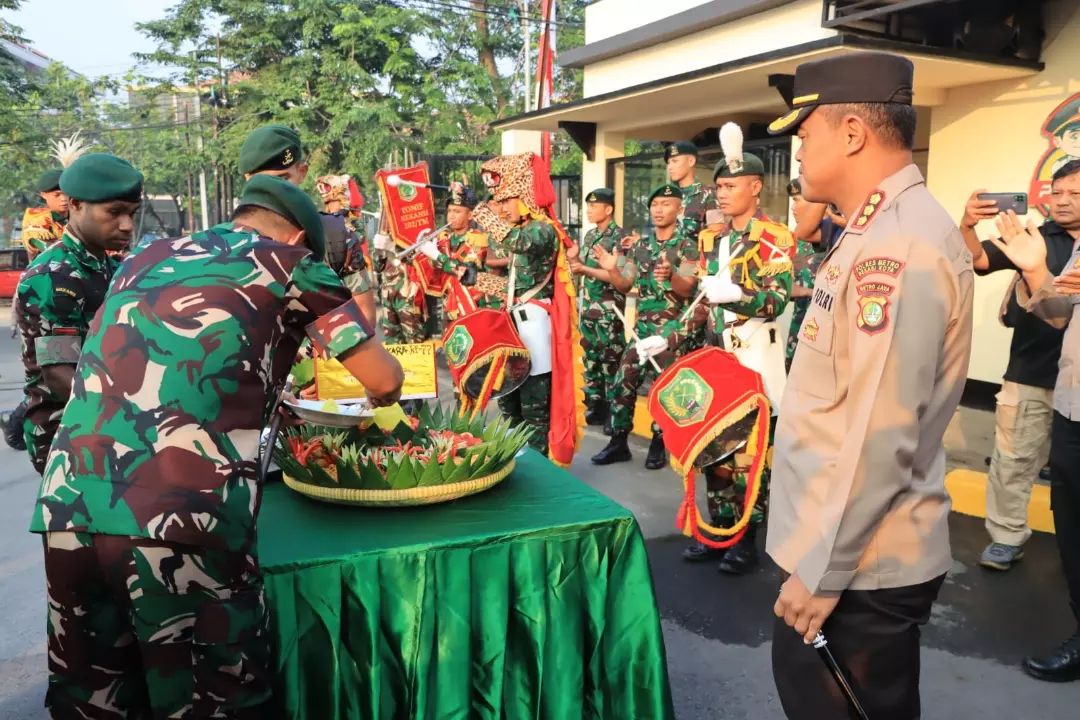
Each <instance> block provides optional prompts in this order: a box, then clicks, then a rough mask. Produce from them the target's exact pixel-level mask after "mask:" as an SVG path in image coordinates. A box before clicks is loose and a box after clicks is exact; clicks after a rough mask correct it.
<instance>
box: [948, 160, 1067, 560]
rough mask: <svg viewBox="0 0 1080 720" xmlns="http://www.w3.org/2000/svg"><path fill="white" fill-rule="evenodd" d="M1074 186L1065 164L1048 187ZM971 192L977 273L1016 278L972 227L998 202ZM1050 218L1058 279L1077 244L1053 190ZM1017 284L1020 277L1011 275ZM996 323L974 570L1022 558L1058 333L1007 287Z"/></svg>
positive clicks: (1050, 261) (968, 220) (967, 234)
mask: <svg viewBox="0 0 1080 720" xmlns="http://www.w3.org/2000/svg"><path fill="white" fill-rule="evenodd" d="M1078 182H1080V162H1071V163H1069V164H1068V165H1065V166H1063V167H1062V168H1060V169H1059V170H1058V172H1057V173H1055V175H1054V178H1053V187H1054V188H1055V189H1056V188H1057V187H1058V185H1059V184H1062V183H1065V184H1074V183H1078ZM983 192H986V191H985V190H976V191H975V192H973V193H972V194H971V197H970V198H969V199H968V202H967V205H966V206H965V208H964V216H963V218H961V220H960V232H961V233H962V234H963V236H964V240H965V242H966V243H967V246H968V248H969V249H970V250H971V253H972V256H973V263H974V266H975V272H976V273H978V274H979V275H987V274H989V273H992V272H997V271H999V270H1011V271H1013V272H1015V271H1016V270H1017V268H1016V266H1015V265H1014V264H1013V263H1012V261H1011V260H1009V259H1008V258H1007V257H1006V256H1005V253H1003V252H1002V251H1001V250H999V249H998V248H997V247H996V246H995V245H994V244H993V243H992V242H990V241H989V240H987V241H984V242H981V243H980V242H979V238H978V237H977V236H976V234H975V226H976V225H977V224H978V223H979V221H980V220H987V219H992V218H994V217H995V216H996V215H997V212H998V208H997V204H996V203H995V202H993V201H992V200H979V199H978V195H979V193H983ZM1050 214H1051V220H1049V221H1047V222H1046V223H1044V224H1043V226H1042V236H1043V238H1044V239H1045V241H1046V252H1047V256H1046V264H1047V266H1048V268H1049V270H1050V272H1051V273H1053V274H1055V275H1057V274H1058V273H1060V272H1061V271H1062V270H1063V269H1064V267H1065V263H1066V262H1067V261H1068V260H1069V257H1070V256H1071V255H1072V253H1073V249H1074V247H1075V246H1076V242H1077V239H1080V207H1077V203H1076V201H1075V200H1074V198H1073V196H1072V194H1071V193H1062V192H1059V193H1057V194H1056V195H1055V200H1053V201H1052V202H1051V205H1050ZM1016 277H1017V278H1019V275H1017V276H1016ZM1001 320H1002V322H1003V323H1004V324H1005V325H1006V326H1007V327H1011V328H1012V329H1013V338H1012V344H1011V346H1010V347H1009V364H1008V367H1007V368H1006V370H1005V377H1004V382H1002V385H1001V392H1000V393H998V396H997V411H996V413H995V422H996V433H995V442H994V453H993V455H992V456H991V459H990V478H989V482H988V483H987V488H986V530H987V532H988V533H989V534H990V544H989V545H988V546H987V547H986V549H985V550H984V551H983V554H982V557H981V558H980V559H979V564H980V565H982V566H983V567H988V568H993V569H995V570H1008V569H1009V568H1010V567H1012V564H1013V563H1015V562H1017V561H1018V560H1020V559H1021V558H1023V556H1024V550H1023V545H1024V543H1025V542H1026V541H1027V539H1028V538H1029V537H1030V536H1031V529H1030V528H1029V527H1028V524H1027V514H1028V501H1029V500H1030V498H1031V486H1032V484H1033V483H1034V481H1035V477H1036V475H1037V474H1038V471H1039V468H1041V467H1042V465H1043V463H1044V461H1045V460H1046V455H1047V447H1046V445H1047V443H1048V439H1049V437H1050V424H1051V420H1052V419H1053V390H1054V381H1055V380H1056V378H1057V373H1058V357H1059V356H1060V355H1061V340H1062V337H1063V335H1064V331H1062V330H1058V329H1056V328H1053V327H1051V326H1050V325H1048V324H1047V323H1045V322H1043V321H1042V320H1040V319H1039V318H1038V317H1036V316H1034V315H1032V314H1031V313H1028V312H1025V311H1024V310H1023V309H1022V308H1021V307H1020V306H1019V305H1018V304H1017V301H1016V293H1015V292H1014V291H1013V286H1012V285H1010V286H1009V291H1008V292H1007V293H1006V296H1005V299H1004V301H1003V302H1002V309H1001Z"/></svg>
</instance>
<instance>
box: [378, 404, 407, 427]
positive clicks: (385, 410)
mask: <svg viewBox="0 0 1080 720" xmlns="http://www.w3.org/2000/svg"><path fill="white" fill-rule="evenodd" d="M401 423H405V424H406V425H408V424H409V416H408V415H406V414H405V411H404V410H402V409H401V406H400V405H398V404H397V403H394V404H393V405H391V406H390V407H380V408H375V424H376V425H378V426H379V429H380V430H385V431H386V432H390V431H391V430H393V429H394V428H396V427H397V426H398V425H400V424H401Z"/></svg>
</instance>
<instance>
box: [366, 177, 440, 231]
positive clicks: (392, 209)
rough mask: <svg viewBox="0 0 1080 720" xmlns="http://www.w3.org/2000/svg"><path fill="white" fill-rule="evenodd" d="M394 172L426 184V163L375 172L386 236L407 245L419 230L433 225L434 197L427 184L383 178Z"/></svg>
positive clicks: (429, 228) (407, 178)
mask: <svg viewBox="0 0 1080 720" xmlns="http://www.w3.org/2000/svg"><path fill="white" fill-rule="evenodd" d="M394 176H396V177H398V178H401V180H404V181H412V182H415V183H420V184H421V185H427V184H428V182H429V179H428V166H427V163H426V162H419V163H417V164H416V165H413V166H412V167H407V168H393V169H390V170H378V171H376V173H375V183H376V184H377V185H378V186H379V194H380V195H381V196H382V203H383V207H382V212H383V217H384V218H386V222H387V224H388V232H389V234H390V237H392V238H394V242H395V243H397V244H398V245H399V246H401V247H402V248H407V247H409V246H410V245H413V244H414V243H415V242H416V240H417V237H418V236H419V234H420V231H421V230H433V229H435V197H434V196H433V195H432V194H431V189H430V188H427V187H416V186H415V185H411V184H409V182H401V183H398V184H397V185H396V186H395V185H392V184H391V183H392V182H394V181H390V182H387V180H389V178H391V177H394Z"/></svg>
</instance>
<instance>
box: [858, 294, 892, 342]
mask: <svg viewBox="0 0 1080 720" xmlns="http://www.w3.org/2000/svg"><path fill="white" fill-rule="evenodd" d="M858 302H859V314H858V315H857V316H856V326H857V327H858V328H859V329H860V330H862V331H863V332H864V333H866V334H867V335H876V334H877V333H879V332H881V331H882V330H884V329H885V328H887V327H888V326H889V296H888V295H864V296H862V297H860V298H859V301H858Z"/></svg>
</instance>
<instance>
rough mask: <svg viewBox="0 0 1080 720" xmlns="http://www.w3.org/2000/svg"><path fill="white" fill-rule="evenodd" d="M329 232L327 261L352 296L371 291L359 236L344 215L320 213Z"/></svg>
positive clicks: (342, 213)
mask: <svg viewBox="0 0 1080 720" xmlns="http://www.w3.org/2000/svg"><path fill="white" fill-rule="evenodd" d="M320 215H322V217H323V229H324V230H325V231H326V262H327V263H328V264H329V265H330V267H331V268H332V269H333V270H334V272H335V273H337V275H338V277H339V278H341V282H342V283H344V285H345V287H347V288H348V289H349V292H351V293H352V294H353V295H360V294H361V293H365V292H367V291H368V290H371V288H372V282H371V276H370V274H369V273H368V266H367V259H366V258H365V257H364V247H363V242H362V241H361V239H360V236H359V235H357V233H356V228H355V227H354V225H353V223H352V221H351V220H350V218H349V217H348V215H347V214H346V213H344V212H337V213H320Z"/></svg>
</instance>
